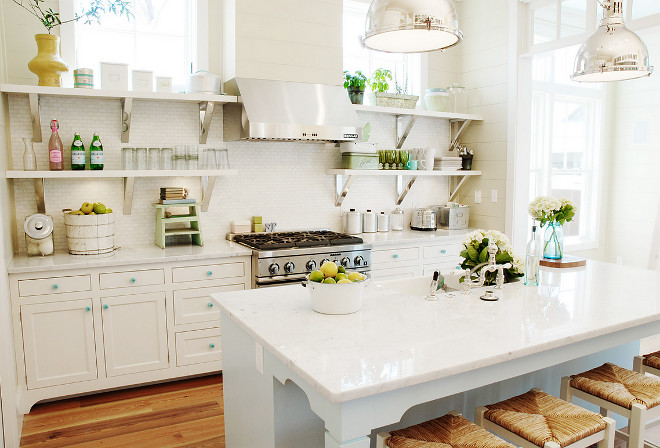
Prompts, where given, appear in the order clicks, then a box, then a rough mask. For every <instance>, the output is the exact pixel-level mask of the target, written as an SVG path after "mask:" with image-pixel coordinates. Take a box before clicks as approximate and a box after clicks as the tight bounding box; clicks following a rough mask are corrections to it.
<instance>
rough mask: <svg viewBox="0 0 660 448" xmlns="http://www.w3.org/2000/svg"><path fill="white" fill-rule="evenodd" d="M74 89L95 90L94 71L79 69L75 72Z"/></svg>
mask: <svg viewBox="0 0 660 448" xmlns="http://www.w3.org/2000/svg"><path fill="white" fill-rule="evenodd" d="M73 87H75V88H76V89H93V88H94V70H92V69H91V68H77V69H75V70H74V71H73Z"/></svg>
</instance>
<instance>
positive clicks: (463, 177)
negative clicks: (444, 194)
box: [449, 176, 469, 202]
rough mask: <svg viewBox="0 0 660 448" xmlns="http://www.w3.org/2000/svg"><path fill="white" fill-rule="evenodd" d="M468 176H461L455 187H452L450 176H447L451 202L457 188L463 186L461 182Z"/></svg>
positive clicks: (456, 192)
mask: <svg viewBox="0 0 660 448" xmlns="http://www.w3.org/2000/svg"><path fill="white" fill-rule="evenodd" d="M468 177H469V176H461V180H459V181H458V184H456V187H455V188H453V189H452V184H453V181H452V178H449V202H453V201H454V198H455V197H456V195H457V194H458V190H460V189H461V187H462V186H463V183H465V181H466V180H467V179H468Z"/></svg>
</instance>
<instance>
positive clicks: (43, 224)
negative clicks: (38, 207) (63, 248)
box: [23, 213, 54, 256]
mask: <svg viewBox="0 0 660 448" xmlns="http://www.w3.org/2000/svg"><path fill="white" fill-rule="evenodd" d="M53 227H54V226H53V219H52V218H51V217H50V216H48V215H44V214H41V213H37V214H35V215H31V216H28V217H27V218H25V222H24V223H23V230H24V231H25V245H26V247H27V254H28V256H32V255H42V256H43V255H51V254H52V253H53V249H54V243H53Z"/></svg>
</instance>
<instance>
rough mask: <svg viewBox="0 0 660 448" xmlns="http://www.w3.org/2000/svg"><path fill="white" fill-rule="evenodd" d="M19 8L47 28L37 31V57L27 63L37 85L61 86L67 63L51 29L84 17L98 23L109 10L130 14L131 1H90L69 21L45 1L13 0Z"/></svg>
mask: <svg viewBox="0 0 660 448" xmlns="http://www.w3.org/2000/svg"><path fill="white" fill-rule="evenodd" d="M13 2H14V3H16V4H17V5H18V6H20V7H21V8H23V9H25V10H26V11H27V12H29V13H30V14H32V15H33V16H35V17H36V18H37V19H38V20H39V21H40V22H41V24H42V25H43V26H44V27H45V28H46V31H48V34H36V35H35V36H34V39H35V40H36V41H37V56H35V58H34V59H32V60H31V61H30V62H28V69H29V70H30V71H31V72H32V73H34V74H36V75H37V76H38V77H39V85H40V86H51V87H60V85H61V84H62V74H63V73H66V72H67V71H69V67H68V65H66V63H65V62H64V61H63V60H62V58H61V57H60V37H59V36H56V35H54V34H51V31H52V30H53V29H54V28H55V27H58V26H60V25H63V24H65V23H69V22H75V21H78V20H80V19H83V18H84V19H85V23H91V22H92V21H93V20H95V21H97V22H100V20H101V15H103V14H106V13H110V14H115V15H118V16H126V18H127V19H130V18H131V17H132V16H133V13H132V11H131V5H132V4H131V1H124V0H91V1H90V3H89V8H88V9H85V10H83V11H81V12H80V14H78V13H76V14H74V17H73V18H71V19H68V20H62V19H61V18H60V13H59V12H56V11H54V10H53V8H46V5H45V4H44V0H13Z"/></svg>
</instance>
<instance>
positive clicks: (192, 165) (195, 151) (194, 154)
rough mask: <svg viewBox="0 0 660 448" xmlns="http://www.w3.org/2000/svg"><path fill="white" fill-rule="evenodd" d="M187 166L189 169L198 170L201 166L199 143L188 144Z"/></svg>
mask: <svg viewBox="0 0 660 448" xmlns="http://www.w3.org/2000/svg"><path fill="white" fill-rule="evenodd" d="M186 162H187V163H186V166H187V168H188V169H189V170H196V169H197V168H198V166H199V163H198V162H199V147H198V146H197V145H187V146H186Z"/></svg>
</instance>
